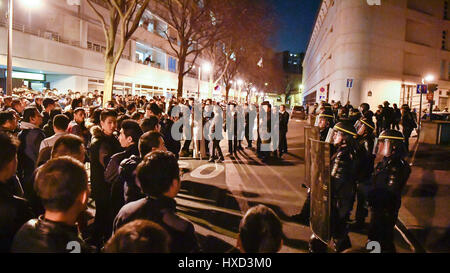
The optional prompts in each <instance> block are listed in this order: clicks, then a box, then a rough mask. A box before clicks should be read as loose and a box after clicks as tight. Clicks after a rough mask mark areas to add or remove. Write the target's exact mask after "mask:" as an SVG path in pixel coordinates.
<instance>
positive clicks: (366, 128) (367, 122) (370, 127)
mask: <svg viewBox="0 0 450 273" xmlns="http://www.w3.org/2000/svg"><path fill="white" fill-rule="evenodd" d="M355 129H356V132H357V134H358V135H360V136H363V135H364V134H365V133H366V132H367V133H369V134H370V133H372V132H373V131H374V130H375V124H374V123H373V121H372V120H371V119H367V118H365V117H363V118H361V119H359V120H358V122H357V123H356V124H355Z"/></svg>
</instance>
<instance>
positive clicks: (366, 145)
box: [353, 115, 375, 229]
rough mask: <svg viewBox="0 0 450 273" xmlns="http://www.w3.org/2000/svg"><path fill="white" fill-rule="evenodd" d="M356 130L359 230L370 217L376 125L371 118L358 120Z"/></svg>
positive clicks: (357, 214) (357, 217)
mask: <svg viewBox="0 0 450 273" xmlns="http://www.w3.org/2000/svg"><path fill="white" fill-rule="evenodd" d="M369 116H370V115H369ZM355 129H356V132H357V134H358V137H357V142H358V168H357V170H358V172H357V173H358V174H357V178H358V181H357V187H356V198H357V205H356V214H355V223H354V225H353V228H356V229H359V228H362V227H363V226H364V222H365V218H366V217H367V216H368V204H367V194H368V191H369V187H370V179H371V177H372V173H373V167H374V161H375V156H374V155H373V146H374V141H375V135H374V130H375V124H374V123H373V121H372V118H371V117H370V118H367V117H363V118H361V119H360V120H358V122H357V123H356V125H355Z"/></svg>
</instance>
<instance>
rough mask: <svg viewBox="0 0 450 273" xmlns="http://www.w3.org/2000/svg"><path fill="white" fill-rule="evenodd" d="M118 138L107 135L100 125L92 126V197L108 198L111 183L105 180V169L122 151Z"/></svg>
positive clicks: (95, 198) (90, 150)
mask: <svg viewBox="0 0 450 273" xmlns="http://www.w3.org/2000/svg"><path fill="white" fill-rule="evenodd" d="M121 149H122V148H121V146H120V142H119V141H118V140H117V138H116V137H115V136H114V135H112V136H107V135H105V134H104V133H103V132H102V130H101V129H100V127H98V126H94V127H92V141H91V147H90V149H89V152H90V157H91V187H92V198H93V199H94V200H96V201H97V199H102V200H108V199H109V197H110V185H108V184H107V183H106V181H105V169H106V167H107V166H108V163H109V161H110V160H111V157H112V156H113V155H114V154H116V153H118V152H120V151H121Z"/></svg>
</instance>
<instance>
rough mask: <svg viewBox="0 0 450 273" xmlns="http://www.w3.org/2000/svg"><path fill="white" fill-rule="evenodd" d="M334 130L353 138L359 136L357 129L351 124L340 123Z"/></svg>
mask: <svg viewBox="0 0 450 273" xmlns="http://www.w3.org/2000/svg"><path fill="white" fill-rule="evenodd" d="M333 130H334V131H339V132H342V133H344V134H347V135H350V136H353V137H356V135H357V134H356V129H355V127H354V126H353V125H352V124H351V123H349V122H339V123H338V124H336V125H334V127H333Z"/></svg>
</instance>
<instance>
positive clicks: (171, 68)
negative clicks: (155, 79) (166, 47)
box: [169, 57, 177, 73]
mask: <svg viewBox="0 0 450 273" xmlns="http://www.w3.org/2000/svg"><path fill="white" fill-rule="evenodd" d="M169 71H170V72H174V73H176V72H177V60H176V59H175V58H173V57H169Z"/></svg>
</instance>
